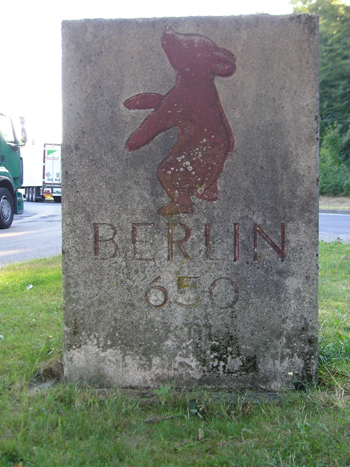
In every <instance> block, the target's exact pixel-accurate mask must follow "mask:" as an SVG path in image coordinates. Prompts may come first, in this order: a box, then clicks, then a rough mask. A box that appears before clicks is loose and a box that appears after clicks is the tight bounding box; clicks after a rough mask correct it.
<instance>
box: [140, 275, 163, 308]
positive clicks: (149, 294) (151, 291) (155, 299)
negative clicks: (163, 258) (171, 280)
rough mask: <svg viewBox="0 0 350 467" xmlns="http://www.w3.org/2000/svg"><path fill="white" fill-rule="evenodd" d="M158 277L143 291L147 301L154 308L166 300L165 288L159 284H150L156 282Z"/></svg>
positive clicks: (160, 305)
mask: <svg viewBox="0 0 350 467" xmlns="http://www.w3.org/2000/svg"><path fill="white" fill-rule="evenodd" d="M160 279H161V277H160V276H158V277H156V278H155V279H154V280H153V281H152V282H151V283H150V285H149V287H148V289H147V290H146V292H145V298H146V301H147V303H148V304H149V305H151V306H153V307H154V308H160V307H162V306H164V305H165V304H166V302H167V301H168V292H167V290H166V288H165V287H162V286H161V285H152V284H156V283H157V282H158V281H159V280H160Z"/></svg>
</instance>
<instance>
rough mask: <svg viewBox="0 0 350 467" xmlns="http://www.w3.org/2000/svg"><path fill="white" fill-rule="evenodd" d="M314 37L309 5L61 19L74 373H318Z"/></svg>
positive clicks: (274, 381)
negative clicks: (276, 12) (209, 14)
mask: <svg viewBox="0 0 350 467" xmlns="http://www.w3.org/2000/svg"><path fill="white" fill-rule="evenodd" d="M169 26H171V27H172V29H173V31H176V32H177V33H182V34H192V35H201V36H205V38H209V39H211V41H213V43H212V42H210V41H208V39H203V38H201V37H199V38H198V37H194V36H176V35H175V36H171V34H174V32H173V31H172V30H171V29H169ZM167 27H168V28H167ZM166 28H167V29H166ZM164 31H165V32H164ZM163 34H164V37H163ZM162 37H163V39H162ZM175 39H179V40H178V43H177V45H176V44H175V42H176V41H175ZM172 40H173V41H175V42H174V43H171V44H170V45H169V43H170V42H171V41H172ZM169 41H170V42H169ZM196 44H197V45H196ZM162 46H163V47H162ZM181 46H183V49H184V50H182V52H181V53H183V54H184V55H183V56H184V61H187V62H188V63H187V62H186V65H185V66H183V67H182V68H181V63H182V62H181V63H178V61H177V60H178V58H179V56H180V52H176V53H175V55H174V47H175V48H176V47H180V48H181ZM195 47H197V49H195ZM194 50H198V53H197V52H194ZM165 51H166V52H167V54H166V53H165ZM317 51H318V23H317V18H315V17H311V16H308V15H297V16H285V17H273V16H267V15H261V16H248V17H243V16H241V17H225V18H182V19H179V18H176V19H174V18H171V19H152V20H85V21H69V22H64V23H63V128H64V138H63V139H64V144H63V150H62V157H63V170H62V173H63V177H64V178H63V274H64V318H65V319H64V322H65V331H64V365H65V375H66V377H67V378H68V379H69V380H70V381H77V382H84V381H90V382H96V383H99V382H102V383H103V384H118V385H123V386H158V385H160V384H163V383H164V382H165V381H170V380H176V382H177V383H178V384H193V383H197V384H201V385H205V386H209V385H210V386H216V387H233V388H243V387H257V386H259V387H264V388H268V389H272V390H277V389H280V388H283V387H286V386H289V385H290V384H291V379H292V378H291V376H290V374H288V373H293V374H294V376H293V377H294V378H295V379H298V380H302V381H312V380H313V379H314V378H315V374H316V371H317V272H318V271H317V240H318V238H317V224H318V215H317V192H318V189H317V177H318V53H317ZM172 54H173V55H174V56H172ZM186 54H187V55H186ZM188 54H189V55H188ZM191 54H192V55H191ZM196 54H197V55H196ZM233 55H234V56H235V57H236V63H235V64H234V60H235V59H234V56H233ZM213 57H214V58H215V60H214V58H213ZM191 61H194V62H195V61H196V65H193V67H192V64H191V63H192V62H191ZM235 66H236V67H237V68H236V70H235ZM175 69H177V74H176V73H175ZM234 71H235V73H234ZM210 73H211V74H210ZM214 75H215V81H214V82H215V86H216V89H217V93H216V91H215V88H214V87H213V86H214V85H213V81H212V79H213V77H214ZM176 76H177V80H178V81H177V85H176V86H175V80H176ZM201 77H202V78H201ZM174 86H175V87H174ZM205 86H207V88H206V89H204V88H205ZM172 88H174V90H173V91H172V93H171V94H169V95H168V96H167V99H165V98H164V97H163V96H164V95H165V94H166V93H168V92H169V91H170V90H171V89H172ZM141 93H153V94H146V95H144V96H143V97H142V96H141V97H137V98H133V99H130V98H131V97H132V96H135V95H138V94H141ZM160 94H161V95H160ZM169 96H170V97H169ZM203 96H207V97H205V98H203ZM123 103H125V104H123ZM176 105H177V106H178V107H177V109H176ZM147 106H148V109H146V110H145V108H146V107H147ZM137 109H138V110H137ZM142 109H143V110H142ZM154 109H158V110H154ZM176 112H177V113H176ZM151 114H152V116H151V117H150V118H149V119H148V120H146V122H145V119H146V117H147V116H149V115H151ZM169 115H170V116H169ZM179 115H180V116H179ZM143 122H144V123H143ZM203 122H204V123H203ZM140 125H141V128H140V129H139V130H137V129H138V128H139V127H140ZM208 125H211V126H210V131H209V133H210V135H209V136H211V137H213V141H216V142H218V143H217V144H216V145H215V144H212V143H210V141H211V140H210V138H209V137H207V134H206V133H204V131H206V130H207V126H208ZM168 128H169V130H167V129H168ZM177 128H180V129H179V136H178V133H177ZM198 128H200V129H201V131H199V130H198ZM208 128H209V127H208ZM165 130H167V131H165ZM232 135H233V136H232ZM197 136H198V139H197V140H196V138H197ZM178 138H179V141H177V139H178ZM233 138H234V141H235V144H234V150H233V153H232V155H231V156H230V153H231V150H232V146H233ZM150 140H151V141H150ZM206 151H207V152H206ZM169 154H170V157H168V156H169ZM205 154H210V156H209V158H207V159H206V160H205ZM182 155H183V159H182ZM191 158H192V159H191ZM164 160H165V161H164ZM203 160H205V162H203ZM163 161H164V162H163ZM192 161H193V163H192ZM186 164H187V165H186ZM192 165H193V167H192ZM218 167H219V169H218ZM186 170H187V171H186ZM175 173H176V174H177V175H176V176H175V175H173V174H175ZM183 173H184V174H186V177H187V178H181V177H182V174H183ZM168 175H169V177H168ZM191 175H193V179H191ZM176 177H177V178H176ZM196 177H197V178H196ZM210 177H211V178H210ZM218 177H219V183H220V192H221V196H219V189H218V188H217V186H216V185H215V181H216V180H217V178H218ZM200 179H202V180H200ZM198 180H199V181H198ZM201 183H203V185H201ZM210 184H211V185H210ZM209 185H210V187H209ZM208 187H209V188H208ZM191 190H192V191H191ZM167 193H168V194H167ZM189 193H190V196H189ZM168 195H169V196H168ZM172 196H173V197H174V202H173V203H171V202H170V201H171V200H170V198H171V197H172ZM201 197H202V198H205V197H206V198H207V199H201ZM218 197H219V199H218V200H216V201H214V199H215V198H218ZM176 210H178V211H180V213H176ZM157 211H158V212H157Z"/></svg>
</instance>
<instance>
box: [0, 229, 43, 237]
mask: <svg viewBox="0 0 350 467" xmlns="http://www.w3.org/2000/svg"><path fill="white" fill-rule="evenodd" d="M32 233H37V231H36V230H26V231H25V232H6V233H2V232H1V233H0V238H10V237H18V236H20V235H27V234H32Z"/></svg>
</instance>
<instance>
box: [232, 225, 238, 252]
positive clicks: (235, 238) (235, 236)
mask: <svg viewBox="0 0 350 467" xmlns="http://www.w3.org/2000/svg"><path fill="white" fill-rule="evenodd" d="M233 261H239V224H238V223H234V224H233Z"/></svg>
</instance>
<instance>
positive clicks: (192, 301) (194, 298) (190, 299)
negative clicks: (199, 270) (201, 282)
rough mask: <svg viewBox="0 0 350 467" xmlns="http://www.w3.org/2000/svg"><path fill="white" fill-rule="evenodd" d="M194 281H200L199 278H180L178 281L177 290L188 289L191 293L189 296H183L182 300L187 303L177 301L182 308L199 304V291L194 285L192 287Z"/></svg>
mask: <svg viewBox="0 0 350 467" xmlns="http://www.w3.org/2000/svg"><path fill="white" fill-rule="evenodd" d="M192 279H199V277H198V276H180V277H178V279H177V288H178V289H179V290H183V289H187V290H189V291H190V293H188V294H183V295H182V298H183V299H184V300H185V301H182V302H180V301H178V300H175V303H177V304H178V305H181V306H195V305H197V303H198V302H199V295H198V292H197V289H196V287H195V286H194V285H191V284H190V282H191V281H192Z"/></svg>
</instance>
